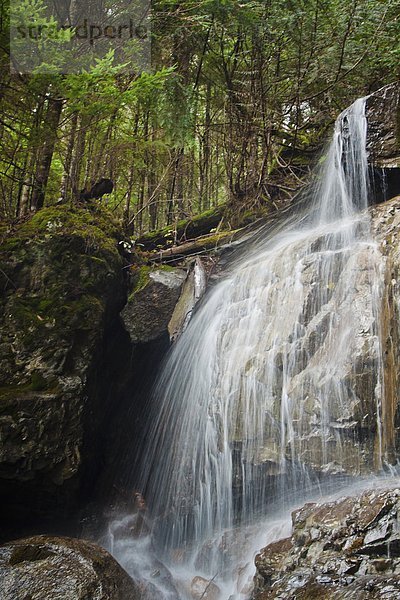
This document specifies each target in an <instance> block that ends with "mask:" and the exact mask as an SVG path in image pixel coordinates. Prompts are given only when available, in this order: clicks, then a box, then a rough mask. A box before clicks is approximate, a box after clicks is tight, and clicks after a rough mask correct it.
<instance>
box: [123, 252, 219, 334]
mask: <svg viewBox="0 0 400 600" xmlns="http://www.w3.org/2000/svg"><path fill="white" fill-rule="evenodd" d="M206 280H207V276H206V270H205V267H204V265H203V262H202V261H201V259H200V258H196V259H194V260H192V261H190V260H189V261H187V263H186V268H179V267H177V268H173V267H169V266H165V265H163V266H160V267H148V266H142V267H140V268H137V269H135V270H134V271H133V274H132V281H131V285H130V290H129V295H128V300H127V303H126V305H125V307H124V309H123V310H122V313H121V316H122V320H123V323H124V326H125V328H126V330H127V331H128V332H129V335H130V338H131V341H132V343H135V344H143V343H148V342H152V341H154V340H157V339H159V338H161V337H162V336H165V335H167V334H168V336H169V339H170V340H175V339H176V338H177V337H178V336H179V334H180V333H181V332H182V331H183V329H184V328H185V327H186V325H187V324H188V322H189V320H190V317H191V314H192V312H193V309H194V307H195V305H196V304H197V302H198V300H199V299H200V298H201V296H202V295H203V293H204V291H205V288H206Z"/></svg>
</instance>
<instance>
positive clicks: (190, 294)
mask: <svg viewBox="0 0 400 600" xmlns="http://www.w3.org/2000/svg"><path fill="white" fill-rule="evenodd" d="M206 285H207V275H206V271H205V267H204V264H203V262H202V260H201V259H200V258H196V259H195V260H194V262H193V263H192V265H191V268H190V271H189V274H188V276H187V278H186V280H185V282H184V284H183V286H182V291H181V294H180V296H179V300H178V302H177V304H176V306H175V309H174V312H173V313H172V316H171V319H170V321H169V323H168V332H169V336H170V338H171V340H173V341H174V340H176V339H177V338H178V337H179V335H180V334H181V333H182V331H183V330H184V329H185V328H186V326H187V324H188V323H189V321H190V318H191V316H192V313H193V310H194V307H195V306H196V304H197V302H198V301H199V300H200V298H201V297H202V296H203V294H204V292H205V290H206Z"/></svg>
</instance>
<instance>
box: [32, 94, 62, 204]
mask: <svg viewBox="0 0 400 600" xmlns="http://www.w3.org/2000/svg"><path fill="white" fill-rule="evenodd" d="M62 105H63V101H62V99H61V98H49V99H48V107H47V113H46V133H45V140H44V142H43V146H42V148H41V150H40V152H39V157H38V163H37V168H36V175H35V181H34V186H33V192H32V198H31V208H32V210H33V211H35V212H37V211H38V210H40V209H41V208H42V207H43V205H44V198H45V193H46V186H47V182H48V179H49V174H50V166H51V161H52V159H53V152H54V146H55V143H56V139H57V127H58V124H59V122H60V116H61V110H62Z"/></svg>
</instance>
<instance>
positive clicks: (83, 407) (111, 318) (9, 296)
mask: <svg viewBox="0 0 400 600" xmlns="http://www.w3.org/2000/svg"><path fill="white" fill-rule="evenodd" d="M0 233H1V234H2V235H1V238H2V239H1V250H2V261H1V266H0V269H1V270H0V278H1V287H2V290H3V294H2V296H1V299H0V330H1V342H0V398H1V399H0V490H1V491H0V505H6V506H7V507H8V509H9V513H8V514H9V515H11V513H12V512H13V511H14V510H15V511H18V506H19V504H23V503H24V501H25V499H26V495H28V496H29V502H30V509H31V510H32V511H33V512H34V511H35V510H36V509H37V510H39V511H44V512H46V511H47V510H48V508H49V507H50V506H51V505H54V504H58V503H61V504H62V505H63V506H64V507H65V506H67V505H68V503H69V502H70V501H71V499H72V498H73V497H74V495H75V493H76V491H77V488H78V487H79V476H78V473H79V472H80V470H81V467H82V464H83V462H84V461H85V460H86V459H88V457H89V455H90V453H91V452H92V451H94V450H95V446H94V444H93V443H92V442H91V441H90V442H89V440H92V439H94V438H95V437H96V436H97V435H98V428H99V423H100V422H101V420H102V419H103V418H104V411H105V406H104V405H103V404H102V403H103V400H104V394H106V393H107V389H108V388H107V385H109V384H108V383H107V379H105V378H106V376H107V369H106V367H105V363H106V362H107V358H106V355H105V353H106V350H105V345H104V339H105V335H106V333H107V331H108V330H110V329H112V328H114V327H115V324H116V323H117V321H118V313H119V310H120V309H121V307H122V305H123V303H124V299H125V284H124V279H123V271H122V265H123V263H122V259H121V257H120V255H119V253H118V250H117V242H118V226H117V225H116V224H114V223H113V221H112V217H111V215H110V214H109V213H108V212H107V211H106V210H105V209H103V208H101V207H93V208H91V209H88V208H86V209H77V208H74V209H70V208H69V207H67V206H59V207H53V208H49V209H43V210H41V211H40V212H38V213H37V214H36V215H35V216H34V217H33V218H32V219H30V220H29V221H27V222H25V223H23V224H21V225H19V226H18V227H16V228H15V229H14V230H11V231H3V230H2V231H1V232H0ZM103 378H104V379H103ZM104 401H105V400H104ZM85 446H86V448H85ZM87 462H90V461H87ZM3 512H4V511H3Z"/></svg>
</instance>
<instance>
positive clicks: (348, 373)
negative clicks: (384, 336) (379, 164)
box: [112, 99, 384, 600]
mask: <svg viewBox="0 0 400 600" xmlns="http://www.w3.org/2000/svg"><path fill="white" fill-rule="evenodd" d="M366 128H367V123H366V118H365V100H363V99H360V100H357V101H356V102H355V103H354V104H353V105H352V106H351V107H350V108H349V109H347V110H346V111H345V112H344V113H343V114H342V115H341V116H340V117H339V119H338V120H337V122H336V126H335V132H334V136H333V140H332V143H331V145H330V148H329V151H328V153H327V156H326V159H325V161H324V164H323V166H322V167H321V169H320V170H319V173H318V174H317V182H316V183H315V185H314V186H313V189H312V192H311V195H310V196H309V197H308V201H307V203H306V202H302V208H300V209H297V210H296V211H293V212H292V213H291V215H290V216H289V217H287V218H286V219H282V220H280V221H279V223H278V225H276V226H275V227H273V228H272V227H270V228H269V229H265V230H263V231H261V232H259V233H258V234H257V235H256V236H255V237H254V240H253V241H252V243H250V244H249V246H248V248H247V249H246V251H245V252H244V255H242V256H241V257H240V258H239V259H238V260H235V261H234V262H233V264H231V266H230V269H229V272H228V273H227V274H226V275H225V277H224V278H223V279H222V280H220V281H219V282H217V284H216V285H215V286H214V287H213V288H212V289H211V290H209V293H208V294H207V296H206V298H205V299H204V301H203V302H202V304H201V306H200V307H199V308H198V310H197V312H196V314H195V315H194V317H193V319H192V321H191V322H190V324H189V326H188V328H187V329H186V331H185V332H184V333H183V334H182V336H181V337H180V339H179V340H178V341H177V342H176V343H175V345H174V346H173V348H172V350H171V352H170V355H169V357H168V360H167V362H166V364H165V366H164V368H163V370H162V373H161V375H160V377H159V379H158V382H157V384H156V386H155V389H154V393H153V395H152V407H151V412H150V415H149V426H148V430H147V434H146V440H145V450H144V453H143V455H144V456H145V464H144V465H143V466H142V474H141V481H140V486H139V487H140V489H141V491H142V492H143V494H144V495H145V497H146V500H147V503H148V505H149V512H150V519H149V522H150V523H151V527H152V533H151V535H152V538H153V540H154V547H156V548H157V549H158V551H157V554H158V556H159V557H161V558H162V560H163V561H164V562H165V563H166V564H168V565H169V566H171V565H172V564H174V561H175V563H176V562H177V560H178V559H177V557H180V562H181V572H182V573H186V574H188V573H191V572H193V573H196V572H197V573H201V574H203V575H205V576H207V577H208V578H209V579H210V578H213V577H215V581H217V582H218V583H219V585H220V587H221V588H222V589H223V591H224V592H223V595H222V596H221V598H223V600H226V599H227V598H228V597H229V596H230V594H232V597H234V598H236V597H237V598H245V597H246V593H248V592H246V591H245V590H242V594H243V595H241V594H240V592H241V589H240V586H241V584H238V583H237V582H234V581H233V580H234V575H233V573H232V570H233V565H234V563H235V560H236V559H235V558H234V557H233V554H234V552H235V550H233V548H234V547H235V544H234V542H232V541H228V538H229V537H231V538H232V537H234V538H235V539H236V540H239V541H237V544H236V551H237V552H238V554H239V555H241V556H242V557H243V553H244V549H243V548H244V546H243V544H245V542H244V540H245V539H247V538H248V537H249V536H251V535H253V537H254V535H255V533H254V530H253V529H252V527H253V528H254V524H255V523H257V519H260V518H261V517H262V515H263V514H264V518H265V514H266V513H267V512H268V511H270V512H271V513H272V512H274V510H275V511H276V510H277V508H279V507H281V506H282V504H283V503H284V502H285V501H287V504H288V505H289V504H290V503H291V501H292V500H293V491H294V490H295V491H296V495H297V497H298V498H299V499H300V498H301V497H304V495H305V494H306V493H307V489H309V488H311V487H312V485H313V484H315V483H316V482H317V481H319V485H321V486H323V485H324V483H323V482H325V484H326V485H327V484H328V483H329V481H335V477H336V478H337V477H338V476H339V475H340V474H347V475H360V474H363V473H364V474H366V473H369V472H372V471H374V470H375V471H379V469H380V468H381V467H382V460H383V459H384V457H383V452H382V439H381V402H382V394H383V376H382V359H381V354H382V352H381V343H380V332H379V320H378V318H377V316H378V314H379V312H380V302H381V286H382V257H381V255H380V254H379V252H378V249H377V246H376V244H375V242H374V241H373V239H372V237H371V234H370V227H369V219H368V213H367V211H365V210H363V209H365V208H366V207H367V204H368V193H369V190H368V166H367V155H366V150H365V144H366ZM365 332H368V337H367V338H366V337H365V335H364V334H365ZM365 344H368V345H369V348H368V350H367V355H368V357H369V365H368V369H369V372H370V373H371V376H370V378H369V380H368V381H369V384H368V385H369V393H370V394H371V395H372V396H373V397H374V408H375V409H374V414H369V415H367V417H366V419H367V421H366V422H365V423H364V425H363V424H361V425H360V424H359V423H358V424H357V423H354V422H353V421H352V415H354V412H355V410H356V409H355V407H357V406H358V405H360V406H362V403H363V393H364V394H365V390H364V391H362V390H361V389H359V388H360V385H359V378H358V377H357V373H358V372H359V371H357V360H359V357H360V348H361V347H362V348H363V356H365V355H366V350H365ZM360 410H361V409H360ZM361 420H362V419H361V418H360V421H361ZM363 427H365V428H366V429H367V428H368V430H369V431H373V432H374V440H375V443H374V444H370V443H367V444H363V443H362V434H363ZM317 474H318V477H317ZM321 481H322V483H321ZM244 526H246V529H244ZM241 528H242V529H241ZM255 530H256V531H258V533H260V531H259V530H257V526H256V527H255ZM278 530H279V528H278ZM278 530H277V531H276V532H275V535H279V533H278ZM112 531H114V532H115V528H114V529H112ZM238 531H239V532H240V531H246V532H247V533H246V534H243V535H242V537H240V535H239V534H238V533H237V532H238ZM233 532H235V533H233ZM249 532H250V533H249ZM263 533H264V537H263V539H262V541H259V542H257V543H259V544H260V545H261V544H262V543H263V542H264V545H265V543H266V541H267V540H266V537H265V536H266V533H265V530H263ZM246 536H247V537H246ZM146 539H147V540H149V538H146ZM211 540H217V542H215V543H212V542H211ZM117 543H118V540H117ZM141 543H142V544H143V543H144V542H143V541H142V542H141ZM146 543H150V542H149V541H148V542H146ZM229 544H232V547H231V549H230V550H229ZM129 547H130V548H131V550H132V547H131V546H129ZM254 547H257V546H256V543H255V542H254V543H253V548H254ZM121 548H122V550H121ZM121 552H126V545H125V546H124V545H122V546H119V550H118V548H117V550H116V555H117V557H118V558H119V559H120V560H121V558H122V560H123V557H121ZM139 552H140V550H139ZM133 560H134V559H133ZM236 563H237V560H236ZM125 564H126V560H125ZM128 568H129V565H128ZM250 574H251V569H250ZM184 577H185V575H184V576H183V578H184ZM239 579H240V578H239ZM224 582H225V583H224ZM224 585H225V587H224ZM242 587H243V586H242ZM168 594H169V593H168V592H165V594H164V597H174V596H173V595H172V596H170V595H168ZM185 594H186V593H185V591H183V592H181V597H182V598H184V597H186V595H185ZM161 597H162V596H161ZM188 597H190V596H188Z"/></svg>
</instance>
